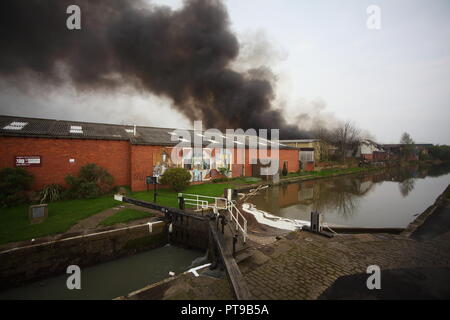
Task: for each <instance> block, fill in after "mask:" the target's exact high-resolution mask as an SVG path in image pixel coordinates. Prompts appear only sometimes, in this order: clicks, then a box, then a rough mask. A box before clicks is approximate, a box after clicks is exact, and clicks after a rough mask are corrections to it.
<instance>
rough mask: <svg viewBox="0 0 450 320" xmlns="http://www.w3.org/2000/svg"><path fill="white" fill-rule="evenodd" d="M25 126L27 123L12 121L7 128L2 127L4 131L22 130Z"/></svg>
mask: <svg viewBox="0 0 450 320" xmlns="http://www.w3.org/2000/svg"><path fill="white" fill-rule="evenodd" d="M27 124H28V122H18V121H13V122H11V123H10V124H8V125H7V126H5V127H3V129H5V130H22V129H23V128H24V127H25V126H26V125H27Z"/></svg>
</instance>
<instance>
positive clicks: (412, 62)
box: [0, 0, 450, 144]
mask: <svg viewBox="0 0 450 320" xmlns="http://www.w3.org/2000/svg"><path fill="white" fill-rule="evenodd" d="M153 2H154V3H165V4H169V5H171V6H173V7H177V6H179V5H180V3H181V1H179V0H157V1H153ZM225 3H226V6H227V8H228V11H229V15H230V20H231V24H232V29H233V31H235V32H236V34H237V35H238V37H239V39H240V40H241V42H242V43H243V44H246V43H247V41H249V39H250V44H251V43H252V41H253V40H254V39H256V42H258V40H259V41H260V40H261V39H262V40H264V41H266V42H268V43H270V48H265V49H266V52H264V54H265V55H264V54H263V56H262V59H260V60H259V61H258V59H253V63H255V61H256V63H257V62H260V63H267V62H269V67H271V68H272V69H273V70H274V72H275V74H276V75H277V76H278V85H277V105H278V106H280V107H282V108H283V109H284V111H285V114H286V115H287V119H289V120H293V119H295V116H296V115H299V114H302V113H311V114H315V115H320V114H322V115H324V116H327V115H328V116H332V115H334V117H336V118H338V119H343V120H347V119H349V120H354V121H355V122H356V123H357V124H358V125H359V126H360V127H361V128H363V129H367V130H369V131H370V132H371V133H372V134H373V135H375V137H376V139H377V140H378V141H380V142H386V143H389V142H398V141H399V139H400V135H401V133H402V132H404V131H407V132H409V133H410V134H411V136H412V137H413V138H414V139H415V140H416V141H417V142H431V143H440V144H444V143H445V144H450V134H449V133H450V129H449V125H448V119H449V118H450V90H449V84H450V1H448V0H431V1H424V0H379V1H364V0H344V1H333V0H326V1H325V0H315V1H298V0H281V1H275V0H244V1H242V0H227V1H225ZM371 4H375V5H378V6H379V7H380V8H381V30H369V29H368V28H367V27H366V20H367V18H368V15H367V13H366V9H367V7H368V6H369V5H371ZM242 52H243V57H241V59H240V61H239V63H237V66H239V64H243V65H245V63H246V60H245V54H246V53H247V51H246V50H245V49H243V51H242ZM253 58H254V57H253ZM1 87H2V89H1V91H0V106H1V109H2V110H1V111H2V113H5V114H16V115H23V116H35V117H49V118H58V119H74V120H75V119H76V120H89V121H105V122H115V123H137V124H142V125H152V126H171V127H187V126H189V122H188V121H187V120H185V119H184V118H183V117H182V116H180V115H179V114H178V113H177V112H176V111H174V110H172V109H171V108H170V102H169V101H168V100H166V99H164V98H158V97H152V96H150V95H147V96H143V95H141V94H137V93H135V92H130V91H127V90H125V89H124V90H123V91H121V92H117V93H115V94H110V93H108V95H106V96H105V95H103V94H102V93H95V94H94V93H92V94H83V95H81V94H79V93H77V92H75V91H74V90H73V89H71V88H70V87H67V86H66V87H62V88H61V89H60V90H58V91H57V92H53V91H50V90H49V91H45V90H37V89H36V90H31V91H29V92H23V91H19V90H18V89H14V88H13V87H12V86H11V85H8V84H5V83H3V85H2V86H1ZM42 92H46V93H45V94H43V93H42ZM317 105H320V106H321V107H322V108H321V109H320V110H317V109H315V108H316V107H317ZM105 106H107V107H108V108H107V109H106V110H108V111H107V112H106V113H105ZM324 106H325V107H324Z"/></svg>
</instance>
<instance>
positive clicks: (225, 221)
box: [221, 216, 227, 234]
mask: <svg viewBox="0 0 450 320" xmlns="http://www.w3.org/2000/svg"><path fill="white" fill-rule="evenodd" d="M221 217H222V221H221V223H222V234H224V232H225V225H226V224H227V220H226V219H225V217H224V216H221Z"/></svg>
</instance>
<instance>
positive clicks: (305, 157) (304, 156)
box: [300, 150, 314, 162]
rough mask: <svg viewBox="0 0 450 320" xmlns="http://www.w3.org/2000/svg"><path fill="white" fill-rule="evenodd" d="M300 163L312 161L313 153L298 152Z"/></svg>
mask: <svg viewBox="0 0 450 320" xmlns="http://www.w3.org/2000/svg"><path fill="white" fill-rule="evenodd" d="M300 161H301V162H309V161H314V151H303V150H301V151H300Z"/></svg>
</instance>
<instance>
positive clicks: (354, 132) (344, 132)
mask: <svg viewBox="0 0 450 320" xmlns="http://www.w3.org/2000/svg"><path fill="white" fill-rule="evenodd" d="M360 132H361V130H360V129H359V128H358V127H357V126H356V125H355V124H354V123H353V122H351V121H346V122H343V123H342V124H340V125H339V126H338V127H337V128H336V129H334V130H333V131H332V137H331V139H332V141H333V143H334V144H335V145H336V147H338V150H339V154H340V155H341V158H342V161H344V160H345V157H346V154H347V152H348V151H350V150H353V149H354V148H355V147H356V146H357V145H358V143H359V141H360Z"/></svg>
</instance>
